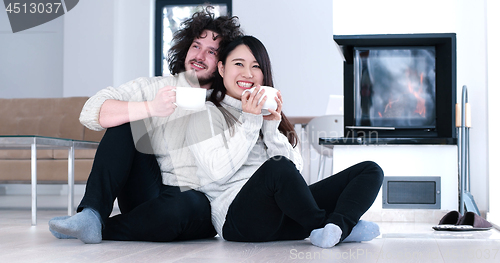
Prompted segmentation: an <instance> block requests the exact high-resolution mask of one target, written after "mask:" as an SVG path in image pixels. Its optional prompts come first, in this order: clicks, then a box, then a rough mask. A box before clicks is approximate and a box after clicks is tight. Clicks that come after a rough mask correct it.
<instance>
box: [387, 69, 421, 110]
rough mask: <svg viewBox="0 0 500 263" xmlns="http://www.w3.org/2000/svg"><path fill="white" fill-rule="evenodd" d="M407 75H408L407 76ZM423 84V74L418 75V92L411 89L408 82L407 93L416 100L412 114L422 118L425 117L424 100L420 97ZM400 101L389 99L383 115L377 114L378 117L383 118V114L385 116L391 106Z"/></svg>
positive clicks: (410, 83) (411, 86)
mask: <svg viewBox="0 0 500 263" xmlns="http://www.w3.org/2000/svg"><path fill="white" fill-rule="evenodd" d="M408 75H409V74H408ZM423 82H424V74H423V73H420V85H419V87H418V90H415V89H414V88H413V85H412V82H411V81H410V80H408V92H409V93H410V94H411V95H413V96H414V97H415V99H416V100H417V105H416V107H415V110H414V111H413V112H414V113H417V114H419V115H420V116H422V117H425V114H426V107H425V98H424V97H423V96H422V94H423V93H424V89H423V86H424V85H423ZM399 100H400V99H399V98H398V99H392V98H390V99H389V102H388V103H387V104H386V105H385V109H384V113H383V114H382V113H381V112H380V111H379V112H378V116H379V117H381V118H382V117H383V115H384V114H386V113H387V112H388V111H389V110H390V109H391V108H392V105H393V104H394V103H396V102H398V101H399Z"/></svg>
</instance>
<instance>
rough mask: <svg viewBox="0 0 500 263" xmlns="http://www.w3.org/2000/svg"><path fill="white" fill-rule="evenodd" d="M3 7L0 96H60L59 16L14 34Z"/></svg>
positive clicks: (61, 72) (61, 67) (60, 20)
mask: <svg viewBox="0 0 500 263" xmlns="http://www.w3.org/2000/svg"><path fill="white" fill-rule="evenodd" d="M4 10H5V9H4ZM4 10H0V80H1V83H0V98H50V97H61V96H62V95H63V92H62V87H63V82H62V77H63V25H64V23H63V19H62V17H59V18H56V19H54V20H52V21H50V22H47V23H45V24H43V25H40V26H38V27H34V28H30V29H27V30H24V31H21V32H17V33H15V34H14V33H12V29H11V27H10V23H9V18H8V16H7V12H5V11H4Z"/></svg>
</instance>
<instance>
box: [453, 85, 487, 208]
mask: <svg viewBox="0 0 500 263" xmlns="http://www.w3.org/2000/svg"><path fill="white" fill-rule="evenodd" d="M461 105H465V106H462V107H461ZM455 109H456V113H455V114H456V119H455V122H456V127H457V129H458V132H457V134H458V163H459V166H460V171H459V183H460V186H459V190H460V196H459V199H460V200H459V205H460V207H459V212H460V213H461V214H464V213H465V210H467V211H470V212H474V213H476V214H478V215H481V214H480V213H479V210H478V209H477V206H476V202H474V197H473V196H472V194H471V193H470V151H469V149H470V148H469V146H470V140H469V139H470V138H469V137H470V136H469V131H470V127H471V109H470V105H469V99H468V94H467V86H465V85H464V86H463V88H462V104H459V103H457V105H456V107H455Z"/></svg>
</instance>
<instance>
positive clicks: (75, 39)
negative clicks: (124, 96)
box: [63, 0, 115, 97]
mask: <svg viewBox="0 0 500 263" xmlns="http://www.w3.org/2000/svg"><path fill="white" fill-rule="evenodd" d="M96 7H99V8H96ZM63 18H64V24H65V26H64V97H72V96H92V95H93V94H95V93H96V92H97V91H98V90H100V89H103V88H105V87H106V86H112V85H113V76H114V75H113V72H114V66H113V62H114V61H113V55H114V50H115V46H114V44H115V43H114V39H113V38H114V23H113V22H114V1H99V0H87V1H80V2H78V5H77V6H75V8H73V9H72V10H71V11H70V12H68V13H67V14H65V15H64V16H63Z"/></svg>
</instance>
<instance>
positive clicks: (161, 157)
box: [80, 74, 199, 189]
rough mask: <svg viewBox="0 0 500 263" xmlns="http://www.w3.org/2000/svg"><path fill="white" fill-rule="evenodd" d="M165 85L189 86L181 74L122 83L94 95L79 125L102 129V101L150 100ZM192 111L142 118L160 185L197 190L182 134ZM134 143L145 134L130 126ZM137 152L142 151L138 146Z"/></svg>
mask: <svg viewBox="0 0 500 263" xmlns="http://www.w3.org/2000/svg"><path fill="white" fill-rule="evenodd" d="M165 86H175V87H189V86H190V84H189V83H188V82H187V80H186V78H185V77H184V74H178V75H175V76H169V77H153V78H138V79H135V80H132V81H130V82H128V83H125V84H123V85H121V86H119V87H118V88H113V87H107V88H105V89H103V90H100V91H99V92H97V93H96V94H95V95H94V96H92V97H91V98H89V100H88V101H87V102H86V103H85V105H84V106H83V109H82V112H81V114H80V122H81V123H82V124H83V125H85V126H86V127H87V128H89V129H92V130H103V129H104V128H103V127H102V126H101V125H100V124H99V111H100V109H101V106H102V104H103V103H104V101H106V100H108V99H114V100H120V101H150V100H153V99H154V98H155V96H156V93H157V92H158V90H159V89H161V88H163V87H165ZM192 113H194V112H193V111H186V110H182V109H181V108H176V110H175V111H174V113H173V114H172V115H170V116H168V117H152V118H150V119H144V123H145V124H146V129H147V133H148V135H149V137H150V138H151V142H152V145H153V151H154V152H153V153H154V154H155V155H156V158H157V160H158V164H159V165H160V169H161V171H162V179H163V183H164V184H166V185H175V186H186V187H188V188H193V189H194V188H197V187H199V181H198V178H197V177H196V176H195V174H196V170H197V167H196V165H195V161H194V158H193V156H192V154H191V152H190V151H189V149H188V148H187V147H186V144H185V134H186V129H187V125H188V122H189V118H190V115H191V114H192ZM131 127H132V134H133V137H134V142H136V143H137V142H138V140H139V139H140V138H141V137H142V136H144V135H145V132H146V131H144V130H143V129H139V128H138V126H137V125H134V123H132V124H131ZM137 146H138V147H137V149H138V150H142V149H144V148H142V147H140V145H137Z"/></svg>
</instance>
